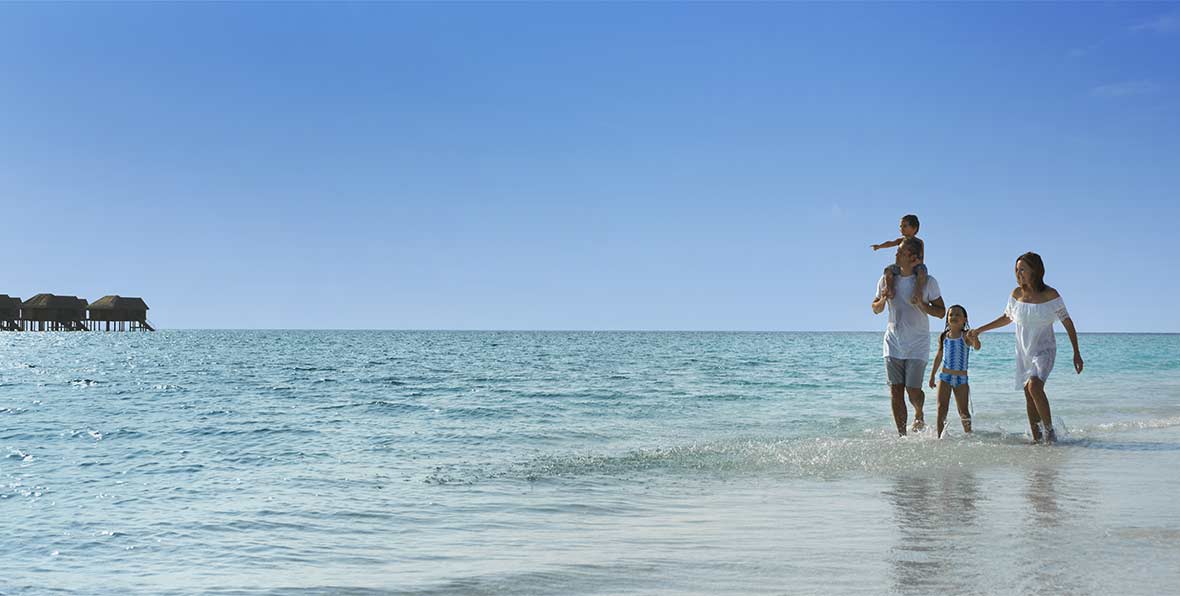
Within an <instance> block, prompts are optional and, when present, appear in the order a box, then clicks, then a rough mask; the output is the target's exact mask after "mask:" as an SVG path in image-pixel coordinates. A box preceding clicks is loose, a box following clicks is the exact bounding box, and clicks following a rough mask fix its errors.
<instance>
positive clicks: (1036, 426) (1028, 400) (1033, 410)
mask: <svg viewBox="0 0 1180 596" xmlns="http://www.w3.org/2000/svg"><path fill="white" fill-rule="evenodd" d="M1024 409H1025V411H1027V412H1028V426H1029V428H1031V429H1032V438H1033V442H1034V443H1040V442H1041V415H1040V414H1038V413H1037V406H1036V404H1034V403H1033V396H1032V392H1031V391H1030V390H1029V387H1028V383H1025V384H1024Z"/></svg>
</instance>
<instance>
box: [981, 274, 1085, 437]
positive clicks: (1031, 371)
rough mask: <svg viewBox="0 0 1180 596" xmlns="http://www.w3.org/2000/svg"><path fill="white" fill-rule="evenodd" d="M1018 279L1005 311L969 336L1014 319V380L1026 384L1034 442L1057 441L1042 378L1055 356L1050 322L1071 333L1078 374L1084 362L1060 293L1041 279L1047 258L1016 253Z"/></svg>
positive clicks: (1047, 374) (1074, 362) (1026, 407)
mask: <svg viewBox="0 0 1180 596" xmlns="http://www.w3.org/2000/svg"><path fill="white" fill-rule="evenodd" d="M1016 284H1017V286H1016V289H1015V290H1012V297H1010V298H1008V306H1007V307H1005V308H1004V314H1002V315H1000V316H999V317H997V318H996V320H994V321H992V322H990V323H988V324H987V325H984V326H983V327H980V328H978V329H973V330H971V331H970V333H969V334H968V336H969V337H972V338H977V337H979V334H981V333H983V332H984V331H988V330H990V329H996V328H999V327H1003V326H1004V325H1007V324H1008V323H1012V322H1015V323H1016V386H1017V388H1023V389H1024V404H1025V410H1026V411H1027V412H1028V425H1029V426H1030V427H1032V436H1033V442H1034V443H1040V442H1041V441H1042V440H1043V441H1045V442H1046V443H1055V442H1056V441H1057V433H1055V432H1053V414H1052V412H1051V411H1050V410H1049V397H1048V396H1047V395H1045V381H1046V380H1048V379H1049V372H1050V371H1052V370H1053V363H1054V361H1056V360H1057V338H1056V337H1054V335H1053V323H1055V322H1057V321H1061V326H1062V327H1065V332H1066V333H1068V334H1069V343H1071V344H1073V367H1074V370H1076V371H1078V374H1082V366H1083V364H1084V363H1083V362H1082V353H1081V352H1080V351H1079V350H1078V332H1077V330H1076V329H1074V326H1073V319H1071V318H1070V317H1069V311H1067V310H1065V302H1064V301H1063V300H1062V299H1061V294H1059V293H1058V292H1057V290H1055V289H1053V288H1050V287H1049V286H1047V285H1045V262H1044V261H1043V260H1041V257H1040V255H1038V254H1037V253H1035V252H1026V253H1024V254H1022V255H1020V256H1019V257H1017V258H1016ZM1042 424H1043V425H1044V430H1043V431H1042V429H1041V425H1042Z"/></svg>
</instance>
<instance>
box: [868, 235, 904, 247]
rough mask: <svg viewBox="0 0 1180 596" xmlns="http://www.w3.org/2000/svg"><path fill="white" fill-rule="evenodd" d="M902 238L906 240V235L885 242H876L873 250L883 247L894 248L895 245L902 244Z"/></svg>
mask: <svg viewBox="0 0 1180 596" xmlns="http://www.w3.org/2000/svg"><path fill="white" fill-rule="evenodd" d="M902 240H905V237H904V236H903V237H901V238H898V239H896V240H886V241H885V242H882V243H880V244H874V245H873V250H881V249H882V248H892V247H894V246H897V245H899V244H901V241H902Z"/></svg>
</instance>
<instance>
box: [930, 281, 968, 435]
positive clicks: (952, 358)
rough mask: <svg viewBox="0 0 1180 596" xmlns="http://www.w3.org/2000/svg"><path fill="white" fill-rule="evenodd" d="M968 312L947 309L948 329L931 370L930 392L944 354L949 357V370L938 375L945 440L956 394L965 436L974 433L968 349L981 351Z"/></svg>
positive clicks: (956, 307)
mask: <svg viewBox="0 0 1180 596" xmlns="http://www.w3.org/2000/svg"><path fill="white" fill-rule="evenodd" d="M968 329H969V327H968V326H967V309H965V308H963V307H962V306H960V305H958V304H956V305H954V306H951V307H950V308H948V309H946V329H945V330H943V332H942V335H940V336H938V354H936V355H935V356H934V366H932V367H930V388H931V389H933V388H934V375H935V373H937V372H938V367H939V365H940V364H943V354H946V363H945V364H946V366H944V367H943V368H942V372H941V373H938V437H939V438H942V437H943V436H944V435H943V430H944V429H945V428H946V412H947V410H948V409H949V408H950V403H951V392H952V391H954V393H955V405H956V406H957V407H958V408H959V420H961V421H962V422H963V432H965V433H969V432H971V409H970V407H969V402H968V400H969V399H970V395H971V386H970V385H968V384H967V357H968V355H969V352H970V350H969V349H968V348H975V349H976V350H978V349H979V338H978V337H972V336H971V335H968V333H967V332H968Z"/></svg>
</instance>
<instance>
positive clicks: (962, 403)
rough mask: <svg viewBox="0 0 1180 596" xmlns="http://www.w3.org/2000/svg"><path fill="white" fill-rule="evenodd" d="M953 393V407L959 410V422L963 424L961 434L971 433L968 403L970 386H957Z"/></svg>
mask: <svg viewBox="0 0 1180 596" xmlns="http://www.w3.org/2000/svg"><path fill="white" fill-rule="evenodd" d="M954 392H955V406H956V407H958V408H959V420H961V421H962V422H963V432H965V433H969V432H971V406H970V402H969V401H968V400H969V399H970V397H971V386H970V385H967V384H963V385H959V386H958V387H955V388H954Z"/></svg>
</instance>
